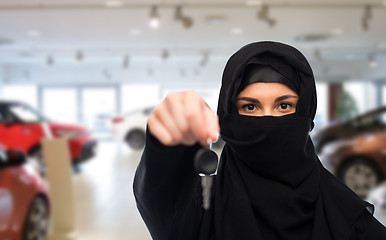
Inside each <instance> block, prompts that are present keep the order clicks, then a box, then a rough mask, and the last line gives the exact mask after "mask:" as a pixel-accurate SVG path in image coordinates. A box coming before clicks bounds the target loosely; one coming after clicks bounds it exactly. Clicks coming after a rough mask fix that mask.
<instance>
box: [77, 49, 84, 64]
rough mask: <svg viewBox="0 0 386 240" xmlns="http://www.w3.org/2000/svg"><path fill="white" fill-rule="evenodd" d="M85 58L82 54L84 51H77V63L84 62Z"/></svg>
mask: <svg viewBox="0 0 386 240" xmlns="http://www.w3.org/2000/svg"><path fill="white" fill-rule="evenodd" d="M83 58H84V55H83V53H82V51H77V52H76V55H75V60H76V62H77V63H80V62H82V61H83Z"/></svg>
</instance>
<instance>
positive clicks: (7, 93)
mask: <svg viewBox="0 0 386 240" xmlns="http://www.w3.org/2000/svg"><path fill="white" fill-rule="evenodd" d="M3 99H5V100H11V101H20V102H24V103H27V104H28V105H30V106H32V107H34V108H37V106H38V99H37V87H36V86H35V85H20V86H16V85H15V86H4V88H3Z"/></svg>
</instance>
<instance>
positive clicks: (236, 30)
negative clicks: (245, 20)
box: [231, 28, 244, 35]
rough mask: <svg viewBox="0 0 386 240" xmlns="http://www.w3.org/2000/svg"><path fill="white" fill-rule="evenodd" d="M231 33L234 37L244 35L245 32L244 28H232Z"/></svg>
mask: <svg viewBox="0 0 386 240" xmlns="http://www.w3.org/2000/svg"><path fill="white" fill-rule="evenodd" d="M231 33H232V34H234V35H240V34H243V33H244V30H243V29H242V28H232V29H231Z"/></svg>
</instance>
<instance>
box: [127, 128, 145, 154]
mask: <svg viewBox="0 0 386 240" xmlns="http://www.w3.org/2000/svg"><path fill="white" fill-rule="evenodd" d="M145 138H146V135H145V132H144V131H143V130H141V129H134V130H132V131H130V132H129V134H127V137H126V143H127V144H128V145H129V146H130V147H131V148H133V149H135V150H140V149H142V148H143V147H144V146H145Z"/></svg>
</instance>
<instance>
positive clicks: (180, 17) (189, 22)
mask: <svg viewBox="0 0 386 240" xmlns="http://www.w3.org/2000/svg"><path fill="white" fill-rule="evenodd" d="M174 19H175V20H176V21H181V22H182V26H184V28H190V27H192V26H193V19H192V18H191V17H188V16H184V14H183V13H182V6H181V5H177V6H176V10H175V12H174Z"/></svg>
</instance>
